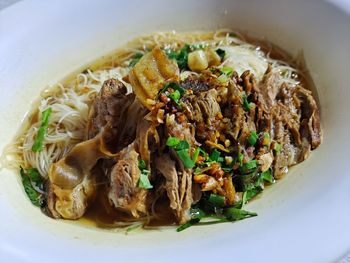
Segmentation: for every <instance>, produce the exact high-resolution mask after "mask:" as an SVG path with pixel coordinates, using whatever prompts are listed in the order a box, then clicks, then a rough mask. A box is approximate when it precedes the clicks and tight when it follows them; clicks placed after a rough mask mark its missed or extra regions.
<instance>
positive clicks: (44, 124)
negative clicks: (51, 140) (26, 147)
mask: <svg viewBox="0 0 350 263" xmlns="http://www.w3.org/2000/svg"><path fill="white" fill-rule="evenodd" d="M51 112H52V108H47V109H46V110H44V111H43V112H42V116H41V125H40V128H39V130H38V133H37V136H36V138H35V141H34V144H33V146H32V151H33V152H40V151H41V150H42V149H43V143H44V138H45V133H46V130H47V128H48V126H49V118H50V115H51Z"/></svg>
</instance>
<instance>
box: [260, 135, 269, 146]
mask: <svg viewBox="0 0 350 263" xmlns="http://www.w3.org/2000/svg"><path fill="white" fill-rule="evenodd" d="M261 144H262V145H264V146H268V145H270V134H269V133H268V132H264V133H263V139H262V143H261Z"/></svg>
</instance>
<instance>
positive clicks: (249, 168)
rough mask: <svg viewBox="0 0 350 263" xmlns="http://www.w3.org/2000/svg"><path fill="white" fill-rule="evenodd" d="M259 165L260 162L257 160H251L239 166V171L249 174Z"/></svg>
mask: <svg viewBox="0 0 350 263" xmlns="http://www.w3.org/2000/svg"><path fill="white" fill-rule="evenodd" d="M257 167H258V162H257V161H256V160H251V161H249V162H247V163H245V164H243V165H242V166H241V167H239V171H240V172H241V173H242V174H248V173H250V172H252V170H254V169H256V168H257Z"/></svg>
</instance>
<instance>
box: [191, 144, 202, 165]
mask: <svg viewBox="0 0 350 263" xmlns="http://www.w3.org/2000/svg"><path fill="white" fill-rule="evenodd" d="M200 151H201V148H200V147H197V148H196V150H195V151H194V153H193V155H192V161H193V162H194V163H196V162H197V160H198V156H199V153H200Z"/></svg>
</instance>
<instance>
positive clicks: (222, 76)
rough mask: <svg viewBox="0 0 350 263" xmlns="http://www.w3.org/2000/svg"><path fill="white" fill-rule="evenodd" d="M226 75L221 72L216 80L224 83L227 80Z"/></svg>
mask: <svg viewBox="0 0 350 263" xmlns="http://www.w3.org/2000/svg"><path fill="white" fill-rule="evenodd" d="M228 80H229V79H228V77H227V75H226V74H221V75H220V76H219V77H218V81H220V82H221V83H226V82H228Z"/></svg>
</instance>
